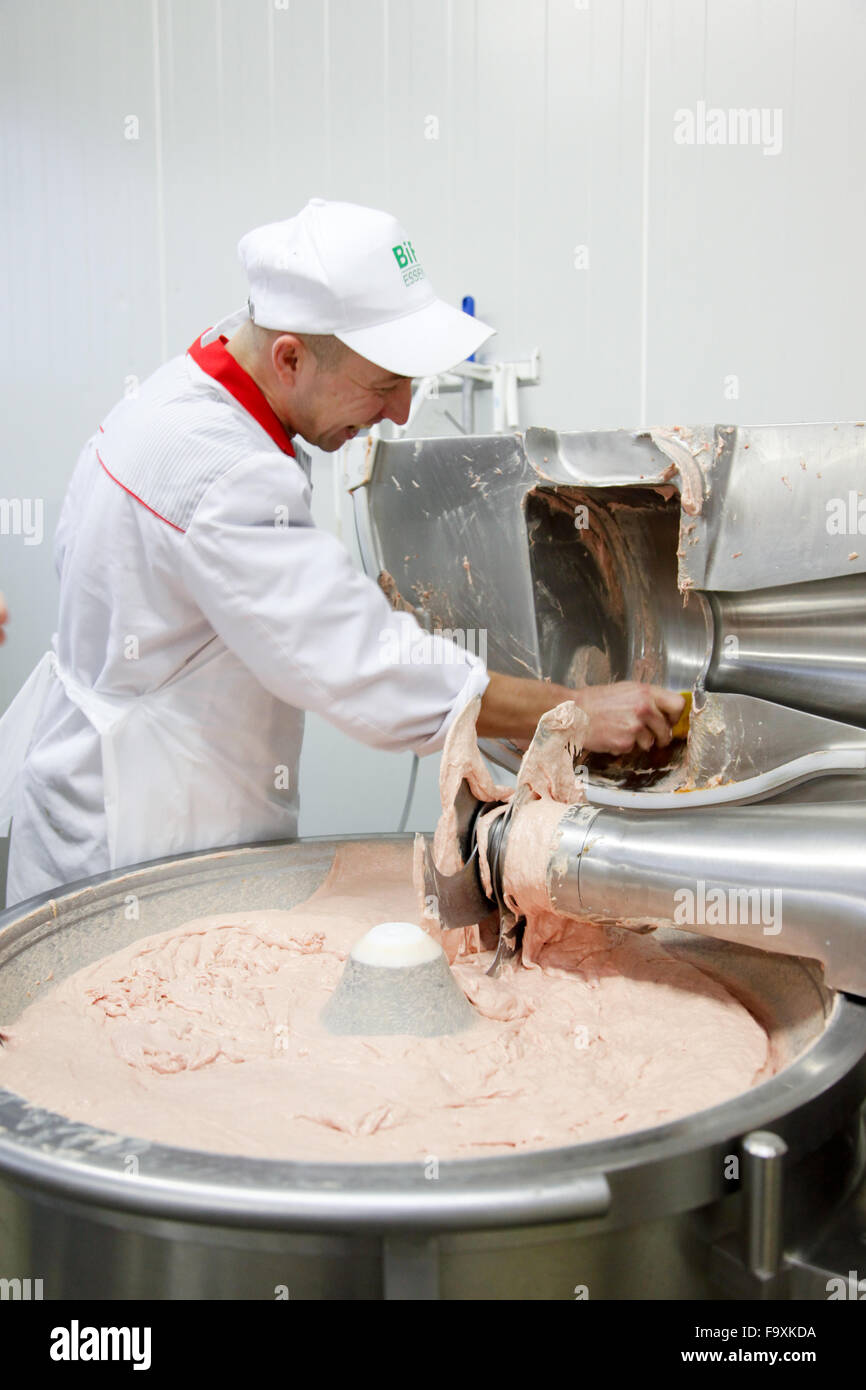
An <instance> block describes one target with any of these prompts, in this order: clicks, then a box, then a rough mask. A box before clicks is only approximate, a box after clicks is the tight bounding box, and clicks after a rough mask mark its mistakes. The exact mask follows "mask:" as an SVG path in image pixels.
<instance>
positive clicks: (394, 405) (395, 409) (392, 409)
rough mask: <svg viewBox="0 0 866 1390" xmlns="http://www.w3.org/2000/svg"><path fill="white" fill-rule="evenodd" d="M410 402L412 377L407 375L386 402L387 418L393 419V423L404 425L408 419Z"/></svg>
mask: <svg viewBox="0 0 866 1390" xmlns="http://www.w3.org/2000/svg"><path fill="white" fill-rule="evenodd" d="M411 404H412V378H411V377H407V378H406V380H405V381H401V383H400V385H399V386H398V387H397V389H396V391H394V393H393V398H392V399H391V400H390V401H389V402H388V409H387V410H386V411H385V414H386V415H387V417H388V419H389V420H393V421H394V424H395V425H405V423H406V421H407V420H408V419H409V407H410V406H411Z"/></svg>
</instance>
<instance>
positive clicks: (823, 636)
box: [705, 574, 866, 729]
mask: <svg viewBox="0 0 866 1390" xmlns="http://www.w3.org/2000/svg"><path fill="white" fill-rule="evenodd" d="M709 601H710V606H711V608H712V612H713V617H714V645H713V655H712V658H711V660H710V664H709V669H708V670H707V674H706V678H705V684H706V687H707V689H708V690H718V691H728V692H731V693H734V694H736V693H741V694H744V695H756V696H758V697H759V698H760V699H762V700H770V701H774V702H775V703H776V704H780V705H787V706H788V707H790V708H791V709H801V710H804V711H805V712H806V713H807V714H817V715H821V716H822V717H824V718H826V719H841V720H843V721H844V722H845V723H848V724H853V725H857V726H859V727H860V728H861V729H862V728H866V575H863V574H845V575H839V576H837V577H836V578H835V579H823V580H815V581H812V582H810V583H805V584H787V585H782V586H780V587H778V588H774V589H753V590H750V591H748V592H747V593H740V594H738V593H714V594H710V595H709Z"/></svg>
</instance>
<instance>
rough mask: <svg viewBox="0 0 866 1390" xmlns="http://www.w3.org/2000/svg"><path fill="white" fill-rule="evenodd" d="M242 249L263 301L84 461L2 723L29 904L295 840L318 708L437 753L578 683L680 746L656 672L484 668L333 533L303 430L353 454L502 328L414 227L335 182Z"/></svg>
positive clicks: (19, 872) (609, 710) (601, 711)
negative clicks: (473, 724) (175, 858)
mask: <svg viewBox="0 0 866 1390" xmlns="http://www.w3.org/2000/svg"><path fill="white" fill-rule="evenodd" d="M239 253H240V256H241V259H242V262H243V264H244V266H245V269H246V272H247V276H248V279H249V284H250V298H249V301H248V304H247V305H246V306H245V307H244V309H243V310H240V311H238V313H236V314H233V315H230V316H229V318H228V319H226V320H224V321H223V322H222V323H221V324H219V325H217V327H216V328H214V329H211V330H209V331H208V332H207V333H205V334H203V335H202V336H201V337H200V338H197V339H196V341H195V342H194V343H193V344H192V345H191V347H190V348H189V350H188V352H186V353H185V354H183V355H182V356H178V357H175V358H174V359H172V360H171V361H170V362H168V363H167V364H166V365H165V366H163V367H161V368H160V369H159V370H157V371H156V372H154V374H153V375H152V376H151V377H150V378H149V379H148V380H147V381H146V382H145V383H144V384H143V385H142V386H141V388H140V390H139V392H138V394H137V395H134V396H130V397H128V398H126V399H124V400H123V401H121V402H120V403H119V404H118V405H116V406H115V407H114V409H113V410H112V411H111V412H110V413H109V414H108V416H107V417H106V418H105V420H104V421H103V423H102V424H101V425H100V426H99V427H98V429H97V431H96V433H95V434H94V435H93V437H92V438H91V439H90V440H88V442H87V444H86V445H85V447H84V449H83V451H82V453H81V455H80V457H79V460H78V464H77V467H76V469H75V472H74V474H73V477H72V480H71V483H70V486H69V490H68V493H67V496H66V498H65V501H64V505H63V509H62V513H61V517H60V523H59V526H58V530H57V535H56V539H55V561H56V565H57V569H58V573H59V577H60V619H59V625H58V631H57V633H56V635H55V637H54V639H53V644H52V650H51V651H50V652H48V653H46V655H45V657H44V658H43V660H42V662H40V664H39V666H38V667H37V668H36V670H35V671H34V673H33V675H32V676H31V677H30V679H29V681H28V682H27V684H26V685H25V686H24V688H23V690H22V692H20V694H19V696H18V697H16V700H15V701H13V704H12V705H11V706H10V709H9V711H7V714H6V715H5V716H4V718H3V720H2V721H0V832H2V830H3V822H4V820H5V821H6V822H7V823H8V819H9V816H10V815H11V817H12V840H11V848H10V861H9V875H8V884H7V905H9V906H11V905H12V904H15V903H18V902H20V901H22V900H23V899H26V898H29V897H31V896H33V895H35V894H38V893H42V892H47V891H49V890H52V889H54V888H56V887H58V886H61V885H65V884H68V883H71V882H74V881H76V880H78V879H81V878H85V877H88V876H90V875H92V874H95V873H100V872H104V871H108V870H113V869H117V868H120V867H122V866H123V865H128V864H134V863H138V862H140V861H142V860H146V859H153V858H157V857H159V856H162V855H175V854H182V853H184V852H187V851H192V850H200V849H207V848H212V847H215V846H219V845H229V844H240V843H244V842H246V841H256V840H272V839H279V838H283V837H287V836H292V835H294V834H295V833H296V830H297V815H298V761H299V756H300V748H301V738H302V732H303V719H304V715H303V711H305V710H315V711H317V712H318V713H319V714H321V715H323V716H324V717H325V718H326V719H328V720H330V722H331V723H333V724H334V725H336V726H337V728H339V729H342V730H343V731H344V732H346V733H348V734H351V735H352V736H353V737H355V738H357V739H359V740H360V741H361V742H363V743H366V744H369V745H371V746H373V747H375V748H388V749H395V750H407V749H413V750H414V751H415V752H417V753H419V754H425V753H432V752H434V751H436V750H438V749H441V747H442V745H443V742H444V739H445V734H446V732H447V730H448V727H449V725H450V723H451V721H452V720H453V719H454V718H455V716H456V715H457V713H458V712H459V710H460V709H462V708H463V706H464V705H465V703H466V702H467V701H468V700H469V699H471V698H472V697H473V696H475V695H481V696H482V703H481V713H480V717H479V725H478V727H479V732H480V733H481V734H482V735H483V736H488V737H496V736H507V737H511V738H514V739H518V740H525V739H528V738H530V737H531V735H532V733H533V731H534V729H535V726H536V722H537V720H538V718H539V717H540V715H541V714H542V713H543V712H544V711H545V710H547V709H549V708H550V707H551V706H552V705H554V704H556V703H558V702H559V701H560V700H562V699H565V698H569V697H574V698H575V699H576V700H577V702H578V703H579V704H580V705H582V707H583V708H584V709H585V710H586V711H587V713H588V714H589V717H590V730H589V744H588V746H589V748H590V749H595V750H602V751H611V752H614V753H620V752H624V751H627V750H628V749H630V748H632V747H633V746H635V744H637V745H639V746H640V747H642V748H648V747H650V746H651V745H652V744H653V742H655V741H658V742H659V743H662V744H664V743H666V742H668V741H669V738H670V728H671V724H672V723H673V722H675V720H676V718H677V716H678V714H679V712H680V709H681V707H682V700H681V698H680V697H679V696H678V695H676V694H673V693H671V692H669V691H664V690H661V689H659V688H657V687H654V686H645V685H636V684H632V683H623V684H620V685H613V686H606V687H594V688H592V687H590V688H587V689H585V690H581V691H578V692H574V691H568V690H566V689H565V688H563V687H557V686H552V685H550V684H547V683H545V682H542V681H533V680H520V679H517V678H514V677H508V676H503V675H500V674H495V673H491V672H488V671H487V670H486V669H485V667H484V665H483V663H482V662H481V661H480V660H478V658H477V657H475V656H473V655H472V654H471V653H469V652H466V651H462V650H458V649H457V648H453V649H449V650H448V651H446V650H445V643H444V639H442V638H441V637H437V636H434V635H428V634H422V633H421V631H420V629H419V628H418V626H417V624H416V623H415V620H414V618H412V617H411V616H410V615H409V614H407V613H400V612H395V611H393V610H392V608H391V607H390V605H389V604H388V602H387V600H386V599H385V597H384V595H383V594H382V593H381V592H380V590H379V588H378V587H377V585H376V584H375V583H374V582H373V581H372V580H370V579H368V578H367V577H365V576H364V575H362V574H360V573H359V572H358V571H357V570H356V569H355V568H354V566H353V565H352V563H351V560H350V558H349V556H348V554H347V552H346V551H345V550H344V548H343V547H342V546H341V545H340V544H339V542H338V541H337V540H336V539H335V538H334V537H333V536H331V535H330V534H329V533H327V532H325V531H322V530H320V529H318V528H317V527H316V526H314V524H313V521H312V517H311V513H310V485H309V480H308V476H307V472H306V469H305V467H304V465H303V463H302V461H301V459H299V458H298V457H296V454H295V449H294V446H293V443H292V440H293V438H294V436H296V435H298V436H300V437H301V438H302V439H304V440H306V441H307V442H308V443H309V444H312V445H315V446H316V447H318V448H319V449H323V450H326V451H332V450H336V449H338V448H340V446H341V445H343V444H344V443H345V442H346V441H347V440H348V439H351V438H352V437H353V436H354V435H355V434H357V432H358V431H359V430H361V429H365V428H369V427H370V426H372V425H373V424H375V423H376V422H377V421H380V420H383V419H390V420H393V421H395V422H396V423H398V424H402V423H404V422H405V420H406V419H407V416H408V411H409V402H410V391H411V381H412V378H413V377H416V376H427V375H433V374H435V373H438V372H441V371H444V370H447V369H448V368H450V367H452V366H454V365H455V364H457V363H458V362H460V361H462V360H464V359H465V358H466V357H468V356H469V355H470V354H471V353H473V352H474V351H475V350H476V349H477V348H478V347H479V346H480V344H481V343H482V342H483V341H484V340H485V339H486V338H487V337H488V336H489V334H490V332H491V330H490V329H489V328H488V327H487V326H486V325H485V324H483V323H481V322H479V321H478V320H477V319H474V318H471V317H469V316H468V315H465V314H462V313H460V312H459V311H458V310H456V309H454V308H452V307H450V306H449V305H447V304H446V303H444V302H443V301H442V300H440V299H438V298H437V297H436V295H435V294H434V292H433V289H432V287H431V285H430V283H429V280H428V279H427V277H426V275H425V273H424V269H423V266H422V265H421V263H420V262H419V260H418V256H417V253H416V252H415V249H414V246H413V244H412V242H411V241H410V239H409V238H408V236H407V235H406V233H405V231H404V230H403V228H402V227H400V226H399V225H398V223H397V222H396V221H395V220H394V219H393V218H392V217H390V216H388V215H387V214H386V213H382V212H378V211H375V210H373V209H370V208H362V207H357V206H355V205H352V204H347V203H328V202H325V201H323V200H322V199H313V200H312V201H311V202H310V203H309V204H308V205H307V207H306V208H304V209H303V211H302V212H301V213H299V214H298V215H297V216H296V217H294V218H291V219H289V220H288V221H286V222H280V223H274V224H271V225H269V226H266V227H260V228H257V229H256V230H255V231H253V232H250V233H248V234H247V235H246V236H245V237H244V238H243V239H242V240H241V242H240V246H239ZM232 330H234V331H232ZM230 334H231V336H229V335H230ZM410 630H411V637H410V636H409V631H410ZM407 639H408V640H407ZM419 644H421V647H422V648H423V652H422V653H420V655H421V659H420V660H419V659H418V658H419V650H418V648H419ZM409 651H411V655H412V659H411V660H408V659H407V652H409ZM386 653H388V654H389V655H386ZM395 653H399V654H400V655H399V656H398V655H395Z"/></svg>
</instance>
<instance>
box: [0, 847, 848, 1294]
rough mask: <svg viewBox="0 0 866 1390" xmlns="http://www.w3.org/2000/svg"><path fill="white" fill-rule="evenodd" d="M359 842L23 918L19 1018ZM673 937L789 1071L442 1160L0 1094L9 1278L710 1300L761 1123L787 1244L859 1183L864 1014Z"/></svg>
mask: <svg viewBox="0 0 866 1390" xmlns="http://www.w3.org/2000/svg"><path fill="white" fill-rule="evenodd" d="M351 838H357V839H360V838H363V837H351ZM382 838H387V839H388V840H390V841H397V842H400V841H402V842H403V843H405V845H406V860H407V873H408V872H409V871H410V868H409V866H410V862H411V837H409V836H388V837H378V839H377V843H380V842H381V839H382ZM340 843H341V841H340V840H336V839H329V840H306V841H304V840H301V841H296V842H292V843H281V844H276V845H273V844H272V845H253V846H242V847H234V848H230V849H226V850H217V851H211V852H208V853H203V854H194V855H188V856H184V857H181V858H174V859H166V860H158V861H154V862H153V863H150V864H146V865H141V866H138V867H135V868H132V869H127V870H124V871H122V872H120V873H117V874H103V875H98V876H96V877H94V878H92V879H88V880H86V881H83V882H81V883H78V884H75V885H72V886H71V887H69V888H68V889H67V890H65V891H64V892H63V894H62V895H60V896H58V897H52V896H51V895H47V894H46V895H44V896H42V897H40V898H35V899H32V900H30V901H29V902H27V903H23V904H20V905H18V906H17V907H15V908H12V909H10V910H7V911H6V912H5V913H3V914H2V915H0V1019H2V1020H3V1021H4V1022H11V1021H12V1020H14V1018H15V1016H16V1015H17V1014H18V1013H19V1012H20V1010H21V1009H23V1008H24V1007H25V1006H26V1005H27V1004H28V1003H29V1002H30V1001H31V1000H32V999H34V998H36V997H37V996H38V995H39V994H40V993H41V992H43V991H44V990H46V989H49V988H51V987H52V985H53V984H54V983H56V982H57V981H59V980H60V979H63V978H65V977H66V976H68V975H70V974H71V973H73V972H74V971H75V970H78V969H80V968H81V967H82V966H84V965H86V964H88V963H89V962H92V961H95V960H97V959H99V958H101V957H103V956H105V955H107V954H110V953H111V952H113V951H116V950H118V949H120V948H121V947H123V946H125V945H127V944H128V943H130V942H132V941H134V940H136V939H138V938H139V937H141V936H145V935H147V936H149V935H151V934H153V933H154V932H158V931H164V930H168V929H169V928H171V927H172V926H175V925H179V924H180V923H182V922H184V921H186V920H188V919H189V918H191V917H194V916H200V915H202V914H203V913H214V912H220V911H249V910H252V909H255V908H262V907H276V906H279V907H291V906H293V905H295V904H296V903H299V902H301V901H303V900H304V899H305V898H306V897H307V896H308V895H309V894H310V893H311V892H313V891H314V890H315V888H317V887H318V886H319V884H320V883H321V882H322V881H323V880H324V878H325V876H326V874H327V872H328V870H329V868H330V866H331V863H332V861H333V856H334V853H335V850H336V848H337V846H338V845H339V844H340ZM133 903H134V904H135V911H132V910H131V906H130V905H131V904H133ZM136 912H137V916H136V915H135V913H136ZM667 944H669V945H670V946H671V947H672V949H675V950H677V952H678V953H679V954H681V955H683V956H685V957H686V958H688V959H690V960H693V961H695V963H697V964H700V965H701V967H702V968H704V969H706V970H709V971H710V972H711V973H713V974H714V975H716V976H717V977H718V978H720V979H722V980H724V982H725V983H726V984H727V985H728V987H729V988H730V989H732V991H733V992H734V993H736V994H737V995H738V996H739V997H740V998H741V999H742V1000H743V1001H744V1002H745V1003H746V1004H747V1005H748V1006H749V1007H750V1008H752V1010H753V1011H754V1012H755V1013H756V1014H757V1015H758V1016H759V1017H760V1019H761V1021H762V1022H763V1023H764V1024H765V1025H766V1026H767V1027H768V1028H769V1030H770V1034H771V1039H772V1044H773V1047H774V1049H775V1053H776V1056H777V1058H778V1060H779V1062H780V1065H781V1070H780V1071H778V1073H777V1074H776V1075H774V1076H773V1077H772V1078H771V1079H769V1080H767V1081H765V1082H763V1083H762V1084H760V1085H758V1086H756V1087H754V1088H753V1089H752V1090H750V1091H748V1092H746V1093H744V1094H743V1095H741V1096H739V1097H737V1098H736V1099H734V1100H731V1101H727V1102H726V1103H724V1104H723V1105H717V1106H714V1107H712V1108H710V1109H707V1110H703V1111H700V1112H699V1113H697V1114H694V1115H692V1116H688V1117H686V1118H683V1119H679V1120H677V1121H675V1122H674V1123H671V1124H667V1125H663V1126H659V1127H656V1128H653V1129H648V1130H642V1131H639V1132H636V1133H633V1134H629V1135H625V1136H623V1137H621V1138H618V1139H614V1140H606V1141H599V1142H593V1143H587V1144H582V1145H577V1146H573V1147H570V1148H564V1149H556V1150H549V1151H545V1152H540V1153H536V1154H528V1155H520V1156H515V1157H510V1156H505V1157H491V1158H486V1159H463V1160H452V1161H447V1162H446V1161H443V1162H441V1163H440V1164H438V1166H437V1165H432V1164H424V1163H421V1162H414V1163H387V1164H382V1163H365V1162H359V1163H355V1164H346V1163H342V1164H335V1163H330V1164H310V1163H295V1162H277V1161H272V1160H263V1159H252V1158H243V1157H238V1156H232V1155H225V1156H223V1155H219V1154H213V1153H204V1152H199V1151H195V1150H189V1149H178V1148H170V1147H168V1146H165V1145H161V1144H156V1143H151V1142H149V1141H146V1140H141V1139H136V1138H134V1137H130V1136H121V1135H117V1134H111V1133H106V1132H104V1131H100V1130H96V1129H94V1128H92V1127H91V1126H89V1125H87V1124H82V1123H77V1122H74V1121H71V1120H68V1119H64V1118H63V1117H61V1116H59V1115H56V1114H53V1113H51V1112H48V1111H45V1110H41V1109H39V1108H37V1107H35V1106H33V1105H31V1104H29V1103H28V1102H26V1101H25V1100H23V1099H22V1098H21V1097H19V1096H17V1095H15V1094H13V1093H12V1092H10V1091H4V1090H0V1278H7V1279H22V1280H23V1279H26V1278H30V1279H41V1280H42V1281H43V1284H42V1287H43V1291H44V1296H45V1297H47V1298H65V1297H83V1298H184V1297H190V1298H209V1297H214V1298H222V1297H231V1298H238V1297H250V1298H274V1297H280V1296H289V1297H293V1298H298V1297H340V1298H347V1297H359V1298H370V1297H372V1298H376V1297H381V1296H382V1294H383V1293H384V1294H385V1296H389V1297H401V1296H409V1297H434V1296H441V1297H456V1298H476V1297H509V1298H517V1297H520V1298H527V1297H529V1298H532V1297H534V1298H539V1297H541V1298H556V1297H563V1298H572V1297H574V1296H575V1289H577V1290H579V1291H582V1290H583V1289H586V1291H587V1293H588V1296H589V1297H592V1298H602V1297H619V1298H641V1297H648V1298H688V1297H691V1298H694V1297H707V1296H712V1295H713V1294H715V1293H716V1292H717V1289H716V1287H715V1286H714V1284H713V1282H712V1277H711V1268H710V1265H711V1262H710V1261H709V1260H708V1258H707V1255H708V1246H707V1241H709V1240H712V1241H718V1239H719V1238H720V1237H723V1236H725V1235H726V1233H728V1232H731V1231H733V1230H735V1228H736V1225H737V1221H738V1219H739V1218H738V1208H739V1204H740V1198H739V1196H738V1192H739V1187H740V1184H739V1181H738V1177H737V1172H738V1165H737V1159H738V1155H739V1144H740V1140H741V1138H742V1136H744V1135H746V1134H747V1133H749V1132H750V1131H753V1130H767V1129H771V1130H773V1131H775V1132H776V1133H777V1134H778V1135H780V1136H781V1137H782V1138H783V1139H784V1140H785V1142H786V1144H787V1146H788V1156H787V1159H786V1182H787V1188H786V1192H787V1197H786V1205H785V1213H786V1229H785V1240H786V1243H787V1245H788V1246H789V1247H794V1246H796V1247H797V1248H798V1249H804V1248H806V1246H807V1245H808V1242H809V1239H810V1238H811V1235H812V1233H813V1232H814V1231H817V1230H818V1228H819V1227H820V1226H821V1225H822V1224H823V1223H825V1222H826V1221H827V1220H828V1219H829V1218H830V1217H831V1216H832V1213H833V1212H834V1210H836V1209H837V1208H838V1206H839V1203H840V1202H841V1201H842V1199H843V1198H844V1197H845V1195H846V1194H847V1193H848V1192H849V1191H850V1189H851V1187H852V1185H853V1184H854V1183H855V1182H856V1181H857V1179H858V1178H859V1175H860V1170H861V1161H862V1160H861V1155H860V1150H859V1147H858V1142H857V1135H858V1123H857V1112H858V1109H859V1107H860V1105H861V1104H862V1101H863V1099H864V1096H866V1006H864V1004H863V1003H862V1002H860V1001H857V1000H852V999H848V998H845V997H844V996H838V995H837V996H834V995H832V994H831V993H829V992H828V991H827V990H826V989H825V988H824V986H823V984H822V982H821V978H820V972H819V970H818V968H817V967H816V966H814V965H813V964H812V963H810V962H805V961H799V960H787V959H782V958H780V957H778V956H776V957H772V958H771V957H769V956H766V955H764V953H762V952H760V951H755V950H751V949H749V948H745V947H735V946H729V945H726V944H724V943H714V942H711V941H708V940H707V939H706V938H698V937H693V936H690V935H689V934H688V933H684V932H673V931H672V932H671V933H670V934H669V938H668V940H667ZM818 1175H820V1177H819V1176H818Z"/></svg>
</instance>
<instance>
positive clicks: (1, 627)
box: [0, 594, 9, 647]
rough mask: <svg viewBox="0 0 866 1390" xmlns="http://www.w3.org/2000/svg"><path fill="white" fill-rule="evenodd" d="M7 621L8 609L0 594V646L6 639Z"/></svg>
mask: <svg viewBox="0 0 866 1390" xmlns="http://www.w3.org/2000/svg"><path fill="white" fill-rule="evenodd" d="M8 621H9V609H8V608H7V607H6V600H5V599H4V597H3V595H2V594H0V647H2V646H3V643H4V642H5V641H6V624H7V622H8Z"/></svg>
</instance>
